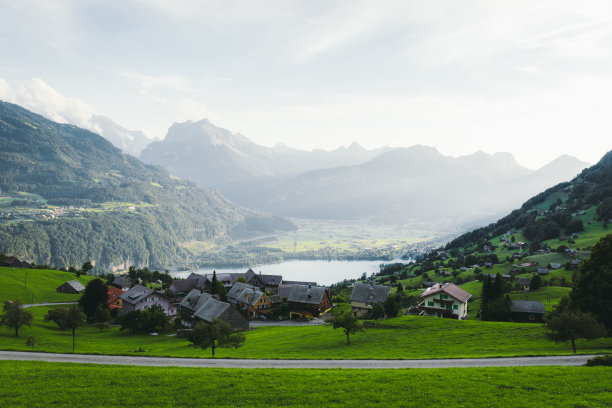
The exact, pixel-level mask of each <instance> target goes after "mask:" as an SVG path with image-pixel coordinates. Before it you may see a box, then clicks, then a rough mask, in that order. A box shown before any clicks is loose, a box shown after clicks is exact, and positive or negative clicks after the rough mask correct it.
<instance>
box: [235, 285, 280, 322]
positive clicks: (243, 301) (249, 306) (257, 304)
mask: <svg viewBox="0 0 612 408" xmlns="http://www.w3.org/2000/svg"><path fill="white" fill-rule="evenodd" d="M226 298H227V301H228V302H229V303H231V304H232V305H234V306H236V307H237V308H238V310H240V311H242V312H243V313H244V315H245V316H247V317H248V318H254V317H257V316H258V315H261V314H266V313H268V312H269V311H270V309H271V308H272V302H271V301H270V299H269V298H268V297H267V296H266V295H265V293H263V292H262V291H261V290H259V288H257V287H255V286H253V285H249V284H247V283H242V282H236V284H235V285H234V286H233V287H232V289H231V290H230V291H229V292H227V295H226Z"/></svg>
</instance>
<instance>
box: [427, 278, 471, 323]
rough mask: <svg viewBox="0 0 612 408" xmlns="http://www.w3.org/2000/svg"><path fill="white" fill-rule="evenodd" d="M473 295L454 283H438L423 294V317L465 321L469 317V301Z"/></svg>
mask: <svg viewBox="0 0 612 408" xmlns="http://www.w3.org/2000/svg"><path fill="white" fill-rule="evenodd" d="M471 297H472V294H471V293H469V292H467V291H465V290H463V289H461V288H460V287H459V286H457V285H455V284H454V283H442V284H440V283H436V284H435V285H433V286H431V287H429V288H427V289H425V290H424V291H423V293H421V299H423V301H422V302H421V303H419V305H418V308H419V310H421V313H420V315H421V316H436V317H446V318H450V319H458V320H463V319H467V317H468V300H470V298H471Z"/></svg>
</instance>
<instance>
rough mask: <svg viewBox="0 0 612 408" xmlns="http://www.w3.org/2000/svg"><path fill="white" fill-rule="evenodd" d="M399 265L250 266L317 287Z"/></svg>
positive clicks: (300, 263)
mask: <svg viewBox="0 0 612 408" xmlns="http://www.w3.org/2000/svg"><path fill="white" fill-rule="evenodd" d="M395 262H402V263H407V262H408V261H406V260H401V259H396V260H393V261H287V262H281V263H275V264H269V265H258V266H252V267H251V269H253V271H255V273H259V272H261V273H263V274H265V275H282V276H283V280H288V281H307V282H317V284H319V285H331V284H332V283H336V282H340V281H342V280H344V279H358V278H359V277H361V274H363V273H364V272H365V273H366V274H367V275H368V276H369V275H370V274H371V273H372V272H378V271H380V264H382V263H385V264H389V263H395ZM248 269H249V268H248V267H239V268H226V267H222V268H201V269H198V270H196V271H184V272H171V275H172V276H174V277H177V278H186V277H187V276H188V275H189V274H190V273H191V272H196V273H199V274H206V273H210V274H212V272H213V270H215V271H217V273H244V272H246V271H247V270H248Z"/></svg>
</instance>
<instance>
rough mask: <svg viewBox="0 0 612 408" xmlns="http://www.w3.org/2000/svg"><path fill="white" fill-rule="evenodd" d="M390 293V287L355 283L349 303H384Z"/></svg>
mask: <svg viewBox="0 0 612 408" xmlns="http://www.w3.org/2000/svg"><path fill="white" fill-rule="evenodd" d="M389 293H391V287H390V286H382V285H371V284H367V283H356V284H355V286H354V287H353V291H352V292H351V297H350V298H349V301H350V302H353V301H355V302H364V303H376V302H380V303H382V302H384V301H385V300H387V296H389Z"/></svg>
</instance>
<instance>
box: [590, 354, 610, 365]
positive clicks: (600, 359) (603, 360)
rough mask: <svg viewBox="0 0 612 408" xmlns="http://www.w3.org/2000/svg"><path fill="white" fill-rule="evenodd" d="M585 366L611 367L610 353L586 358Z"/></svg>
mask: <svg viewBox="0 0 612 408" xmlns="http://www.w3.org/2000/svg"><path fill="white" fill-rule="evenodd" d="M586 366H587V367H595V366H606V367H612V355H610V354H608V355H605V356H597V357H593V358H590V359H588V360H587V362H586Z"/></svg>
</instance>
